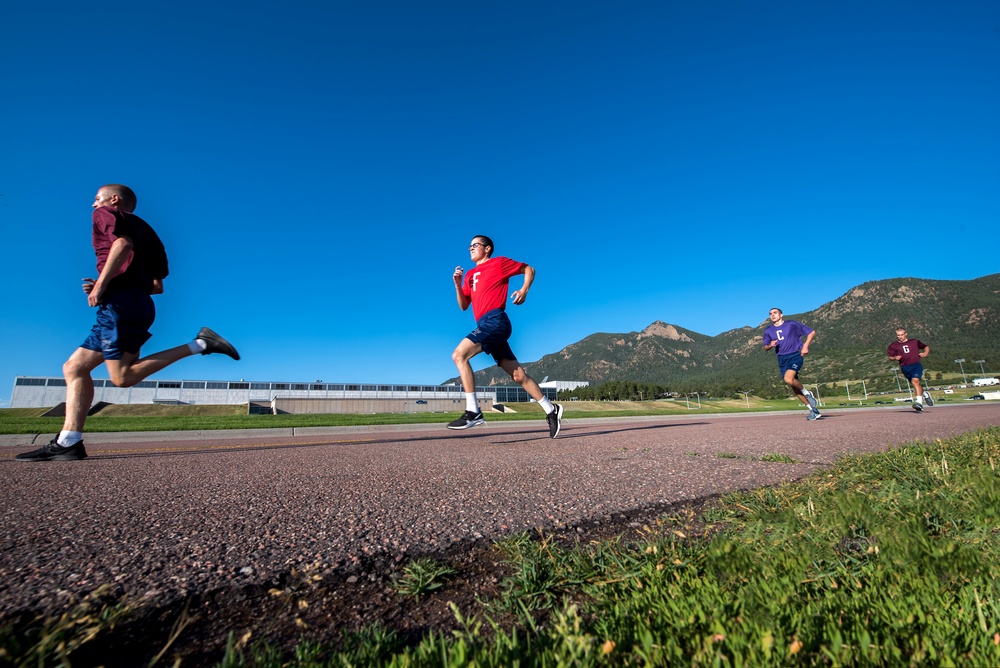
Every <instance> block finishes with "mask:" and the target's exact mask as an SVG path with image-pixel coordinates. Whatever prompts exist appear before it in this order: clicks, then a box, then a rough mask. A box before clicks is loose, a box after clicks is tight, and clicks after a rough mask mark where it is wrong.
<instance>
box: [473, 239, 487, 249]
mask: <svg viewBox="0 0 1000 668" xmlns="http://www.w3.org/2000/svg"><path fill="white" fill-rule="evenodd" d="M477 246H482V247H483V248H486V244H481V243H479V242H478V241H477V242H476V243H474V244H472V245H471V246H469V250H476V247H477Z"/></svg>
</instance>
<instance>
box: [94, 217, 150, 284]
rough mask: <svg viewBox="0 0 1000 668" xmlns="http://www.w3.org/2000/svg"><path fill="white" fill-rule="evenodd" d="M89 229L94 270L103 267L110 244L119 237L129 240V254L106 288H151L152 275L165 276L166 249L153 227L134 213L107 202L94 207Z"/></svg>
mask: <svg viewBox="0 0 1000 668" xmlns="http://www.w3.org/2000/svg"><path fill="white" fill-rule="evenodd" d="M93 221H94V224H93V228H92V230H91V237H92V242H93V245H94V253H95V254H96V255H97V273H98V274H99V273H100V272H101V270H103V269H104V265H105V264H107V262H108V255H109V254H110V253H111V245H112V244H113V243H114V242H115V240H116V239H118V238H120V237H128V238H129V239H131V240H132V254H131V256H130V257H129V258H128V259H127V260H126V262H125V264H124V265H122V268H121V269H120V270H119V272H118V275H117V276H115V277H114V278H113V279H111V283H110V284H109V286H108V291H109V292H110V291H111V290H115V289H118V288H122V287H132V286H136V287H141V288H143V289H144V290H146V291H147V292H148V293H150V294H152V292H153V279H156V278H161V279H162V278H166V277H167V274H168V273H169V269H168V267H167V253H166V250H164V248H163V242H161V241H160V237H159V236H157V234H156V231H155V230H153V228H152V227H150V225H149V223H147V222H146V221H144V220H143V219H142V218H140V217H139V216H137V215H135V214H134V213H125V212H124V211H119V210H118V209H116V208H114V207H110V206H102V207H98V208H96V209H94V214H93Z"/></svg>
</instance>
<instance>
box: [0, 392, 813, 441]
mask: <svg viewBox="0 0 1000 668" xmlns="http://www.w3.org/2000/svg"><path fill="white" fill-rule="evenodd" d="M750 404H751V407H752V408H751V409H750V410H752V411H780V410H790V409H798V408H801V404H800V403H799V402H798V401H795V400H792V399H786V400H777V401H763V400H753V399H751V402H750ZM508 405H509V406H510V407H511V408H513V409H514V411H516V412H508V413H499V412H497V413H488V414H487V416H486V418H487V420H489V421H490V422H511V421H523V420H540V419H542V418H543V416H544V413H543V411H542V409H541V407H539V406H538V404H535V403H512V404H508ZM563 406H564V407H565V414H564V416H563V417H564V419H568V420H572V419H581V418H595V417H643V416H658V415H659V416H673V415H689V414H693V413H696V412H697V413H700V414H705V413H745V412H748V409H747V408H746V402H745V401H743V400H735V399H732V400H731V399H702V408H701V409H698V408H697V406H696V405H694V404H692V407H691V408H690V409H689V408H687V407H686V406H685V404H684V402H683V401H645V402H639V401H635V402H632V401H572V402H565V403H563ZM46 410H47V409H45V408H5V409H0V434H48V433H56V432H58V431H59V430H60V429H61V428H62V422H63V420H62V418H59V417H40V415H41V414H42V413H44V412H45V411H46ZM246 413H247V406H246V404H243V405H241V406H164V405H152V404H136V405H125V404H116V405H111V406H108V407H106V408H105V409H103V410H102V411H100V412H99V413H96V414H94V415H92V416H90V417H89V418H87V431H88V432H136V431H186V430H205V431H210V430H219V429H269V428H295V427H330V426H334V427H336V426H361V425H384V424H429V423H431V424H432V423H447V422H450V421H452V420H454V419H455V418H457V417H459V416H460V415H461V413H459V412H454V413H429V412H428V413H380V414H322V415H291V414H285V415H247V414H246Z"/></svg>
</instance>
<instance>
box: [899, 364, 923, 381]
mask: <svg viewBox="0 0 1000 668" xmlns="http://www.w3.org/2000/svg"><path fill="white" fill-rule="evenodd" d="M899 370H900V371H902V372H903V375H904V376H906V379H907V380H913V379H914V378H923V377H924V365H923V364H921V363H920V362H917V363H916V364H906V365H904V366H901V367H899Z"/></svg>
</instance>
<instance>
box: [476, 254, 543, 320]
mask: <svg viewBox="0 0 1000 668" xmlns="http://www.w3.org/2000/svg"><path fill="white" fill-rule="evenodd" d="M527 266H528V265H526V264H525V263H524V262H516V261H514V260H511V259H510V258H508V257H491V258H490V259H489V260H487V261H486V262H483V263H482V264H477V265H476V266H475V267H474V268H472V269H469V270H468V271H467V272H465V278H464V279H463V282H462V292H463V293H464V294H465V296H466V297H468V298H469V299H470V300H472V315H473V316H475V318H476V320H479V318H480V317H482V315H483V314H484V313H486V312H487V311H492V310H493V309H495V308H499V309H502V308H505V307H506V306H507V286H508V284H509V283H510V277H511V276H517V275H518V274H520V273H523V272H524V268H525V267H527Z"/></svg>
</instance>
